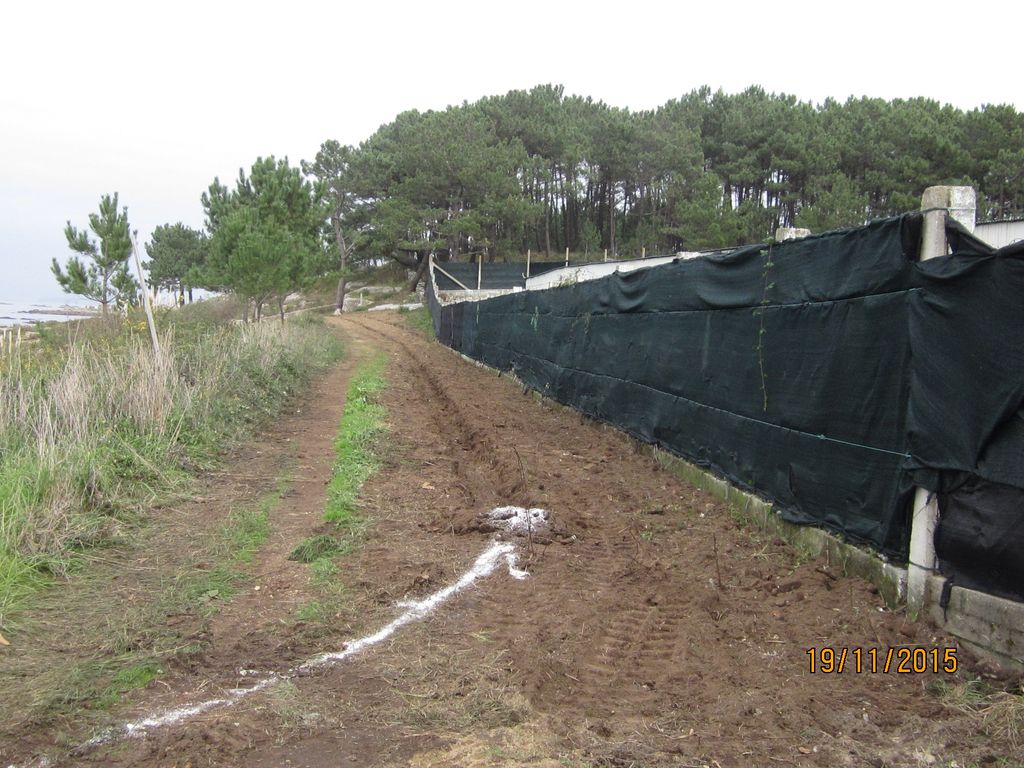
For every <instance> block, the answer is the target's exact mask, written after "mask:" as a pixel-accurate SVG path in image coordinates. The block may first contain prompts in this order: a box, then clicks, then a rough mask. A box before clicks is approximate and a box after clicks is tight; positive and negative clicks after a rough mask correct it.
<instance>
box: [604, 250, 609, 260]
mask: <svg viewBox="0 0 1024 768" xmlns="http://www.w3.org/2000/svg"><path fill="white" fill-rule="evenodd" d="M604 260H605V261H608V249H607V248H605V249H604Z"/></svg>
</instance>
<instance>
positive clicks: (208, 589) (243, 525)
mask: <svg viewBox="0 0 1024 768" xmlns="http://www.w3.org/2000/svg"><path fill="white" fill-rule="evenodd" d="M287 486H288V483H287V482H286V481H282V483H281V485H280V486H279V487H278V489H277V490H276V491H275V492H273V493H270V494H267V495H266V496H264V497H263V498H262V499H260V500H259V502H257V503H256V505H255V506H253V507H251V508H242V509H238V510H235V511H234V512H232V513H231V515H230V516H229V517H228V520H227V522H225V524H224V527H223V528H221V530H220V532H219V534H218V535H217V536H216V537H214V540H213V543H212V545H211V547H210V550H209V551H208V552H207V553H206V554H207V558H206V561H207V562H212V563H214V565H213V566H212V567H208V568H206V569H203V570H200V569H191V570H189V571H186V572H184V573H183V574H182V577H181V578H180V580H179V581H178V583H177V584H176V585H175V587H174V588H173V589H172V591H171V593H170V595H169V599H168V600H166V601H165V602H167V603H170V604H173V605H175V606H177V607H178V608H179V609H180V608H184V609H191V610H198V611H200V612H201V613H203V614H207V615H208V614H212V613H216V610H217V609H216V602H217V601H223V600H227V599H228V598H230V597H231V596H232V595H233V594H234V593H235V590H236V586H237V583H238V581H239V580H241V579H242V578H243V576H244V574H243V573H242V570H241V568H240V566H242V565H245V564H247V563H250V562H252V557H253V555H254V554H255V553H256V551H257V550H258V549H259V548H260V545H261V544H263V542H264V541H266V540H267V536H269V535H270V513H271V512H272V511H273V510H274V508H275V507H276V506H277V504H278V502H280V500H281V496H282V494H283V493H284V492H285V491H286V490H287Z"/></svg>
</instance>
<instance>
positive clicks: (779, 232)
mask: <svg viewBox="0 0 1024 768" xmlns="http://www.w3.org/2000/svg"><path fill="white" fill-rule="evenodd" d="M810 234H811V230H809V229H804V228H803V227H779V228H778V229H776V230H775V242H777V243H782V242H785V241H786V240H797V239H799V238H801V237H807V236H808V235H810Z"/></svg>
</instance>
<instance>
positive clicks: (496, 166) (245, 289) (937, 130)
mask: <svg viewBox="0 0 1024 768" xmlns="http://www.w3.org/2000/svg"><path fill="white" fill-rule="evenodd" d="M934 184H964V185H970V186H973V187H975V188H976V189H977V190H978V193H979V195H978V200H979V203H978V216H979V219H980V220H989V219H999V218H1009V217H1015V216H1021V215H1024V115H1022V114H1021V113H1018V112H1017V111H1016V109H1015V108H1014V107H1012V106H1009V105H988V106H983V107H980V108H977V109H973V110H970V111H963V110H960V109H957V108H954V107H952V106H948V105H945V106H944V105H941V104H939V103H938V102H936V101H933V100H930V99H924V98H915V99H906V100H903V99H896V100H892V101H886V100H883V99H877V98H858V99H854V98H850V99H848V100H847V101H845V102H839V101H836V100H832V99H829V100H827V101H825V102H824V103H823V104H820V105H814V104H811V103H807V102H802V101H799V100H797V99H796V98H795V97H793V96H789V95H785V94H774V93H767V92H765V91H764V90H763V89H761V88H759V87H752V88H748V89H747V90H745V91H743V92H742V93H738V94H726V93H723V92H721V91H718V92H712V91H711V90H710V89H709V88H700V89H697V90H694V91H691V92H690V93H688V94H686V95H684V96H682V97H681V98H679V99H673V100H672V101H669V102H667V103H666V104H664V105H662V106H660V107H658V108H657V109H654V110H647V111H630V110H626V109H619V108H615V107H611V106H609V105H607V104H604V103H603V102H601V101H594V100H593V99H591V98H588V97H581V96H573V95H566V94H565V92H564V89H563V88H562V87H560V86H553V85H543V86H537V87H535V88H533V89H531V90H529V91H512V92H509V93H507V94H505V95H502V96H490V97H486V98H483V99H480V100H478V101H475V102H472V103H463V104H461V105H458V106H452V107H449V108H448V109H446V110H443V111H428V112H418V111H408V112H403V113H401V114H399V115H398V116H397V117H396V118H395V119H394V120H393V121H392V122H390V123H388V124H386V125H384V126H382V127H381V128H380V129H378V130H377V132H376V133H374V134H373V135H372V136H370V137H369V138H368V139H366V140H365V141H364V142H362V143H361V144H360V145H359V146H355V147H352V146H343V145H341V144H339V143H338V142H336V141H327V142H324V144H323V145H322V146H321V147H320V151H319V152H318V154H317V156H316V157H315V158H314V159H313V160H312V161H310V162H303V163H301V166H300V168H292V167H290V166H288V164H287V161H286V160H285V161H277V160H274V159H273V158H270V159H266V160H265V159H260V160H257V162H256V164H254V166H253V167H252V171H251V174H250V175H249V176H246V175H245V174H244V173H242V172H240V175H239V179H238V181H237V183H236V185H235V187H234V189H228V188H227V187H225V186H223V185H222V184H221V183H220V181H219V180H216V179H215V180H214V182H213V184H212V185H211V186H210V188H209V190H208V191H207V192H206V193H204V195H203V197H202V201H203V207H204V210H205V212H206V217H207V220H206V229H205V231H203V232H198V231H192V230H188V232H191V234H186V232H185V230H186V229H187V228H183V227H182V226H181V225H167V226H166V227H164V228H160V229H158V230H157V232H156V233H154V236H153V240H152V242H151V243H150V244H149V246H148V249H149V255H150V273H151V280H155V281H156V282H157V283H158V284H160V285H162V286H164V287H169V286H172V285H173V286H176V288H177V290H178V291H179V292H182V293H183V292H184V291H185V290H187V288H188V287H190V286H205V287H211V288H218V289H222V290H230V291H234V292H237V293H240V294H241V295H243V296H245V297H246V298H249V299H252V300H253V301H254V302H256V303H257V304H260V303H262V302H263V301H267V300H269V299H271V298H273V297H280V296H282V295H283V294H284V293H286V292H287V291H288V290H292V289H294V288H295V287H297V286H298V285H299V284H300V283H301V282H302V280H303V279H305V277H308V276H309V275H311V274H323V273H324V272H327V271H334V272H336V273H339V274H340V278H341V279H340V281H339V284H338V296H337V301H338V303H339V306H340V304H341V301H342V299H343V296H344V292H345V279H346V277H347V276H348V275H349V269H350V267H351V266H352V265H353V264H358V263H372V264H380V263H385V262H387V261H389V260H395V261H397V262H399V263H400V264H403V265H404V266H406V267H409V268H410V269H413V270H417V273H418V274H422V270H423V268H424V266H425V264H426V257H427V256H428V255H429V254H434V255H435V256H437V257H438V258H440V259H454V260H458V259H463V260H465V259H472V258H475V257H478V256H479V257H481V258H487V259H491V260H493V259H519V258H522V257H523V256H524V255H525V253H526V251H527V250H531V251H532V252H533V253H534V254H542V255H553V254H561V253H563V252H564V251H565V250H566V249H569V250H570V251H572V252H573V253H575V254H577V255H578V256H579V257H583V258H586V257H590V258H595V257H597V255H598V254H599V253H603V252H604V251H605V250H608V251H609V252H610V253H611V254H613V255H615V256H622V257H632V256H636V255H639V254H640V252H641V251H642V250H646V252H647V253H667V252H674V251H678V250H705V249H714V248H723V247H728V246H732V245H740V244H745V243H751V242H760V241H763V240H765V239H766V238H768V237H770V236H771V235H772V234H773V233H774V231H775V229H776V228H777V227H780V226H798V227H808V228H810V229H812V230H813V231H824V230H828V229H833V228H837V227H844V226H854V225H859V224H862V223H864V222H866V221H868V220H870V219H874V218H879V217H884V216H889V215H893V214H896V213H901V212H903V211H907V210H913V209H915V208H917V207H918V206H919V201H920V196H921V193H922V192H923V190H924V188H925V187H927V186H931V185H934ZM69 226H70V225H69ZM186 241H187V242H188V243H189V245H188V247H185V245H184V243H185V242H186ZM71 242H72V240H71V234H69V243H71ZM72 245H73V246H74V244H72ZM413 285H415V280H414V281H413Z"/></svg>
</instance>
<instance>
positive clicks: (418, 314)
mask: <svg viewBox="0 0 1024 768" xmlns="http://www.w3.org/2000/svg"><path fill="white" fill-rule="evenodd" d="M399 314H401V315H402V317H403V318H404V320H405V324H406V325H408V326H409V327H410V328H412V329H413V330H414V331H419V332H420V333H422V334H423V335H424V336H426V337H427V338H428V339H433V338H434V321H433V319H432V318H431V317H430V310H429V309H428V308H427V307H426V306H422V307H419V308H417V309H408V310H404V311H403V310H399Z"/></svg>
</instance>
